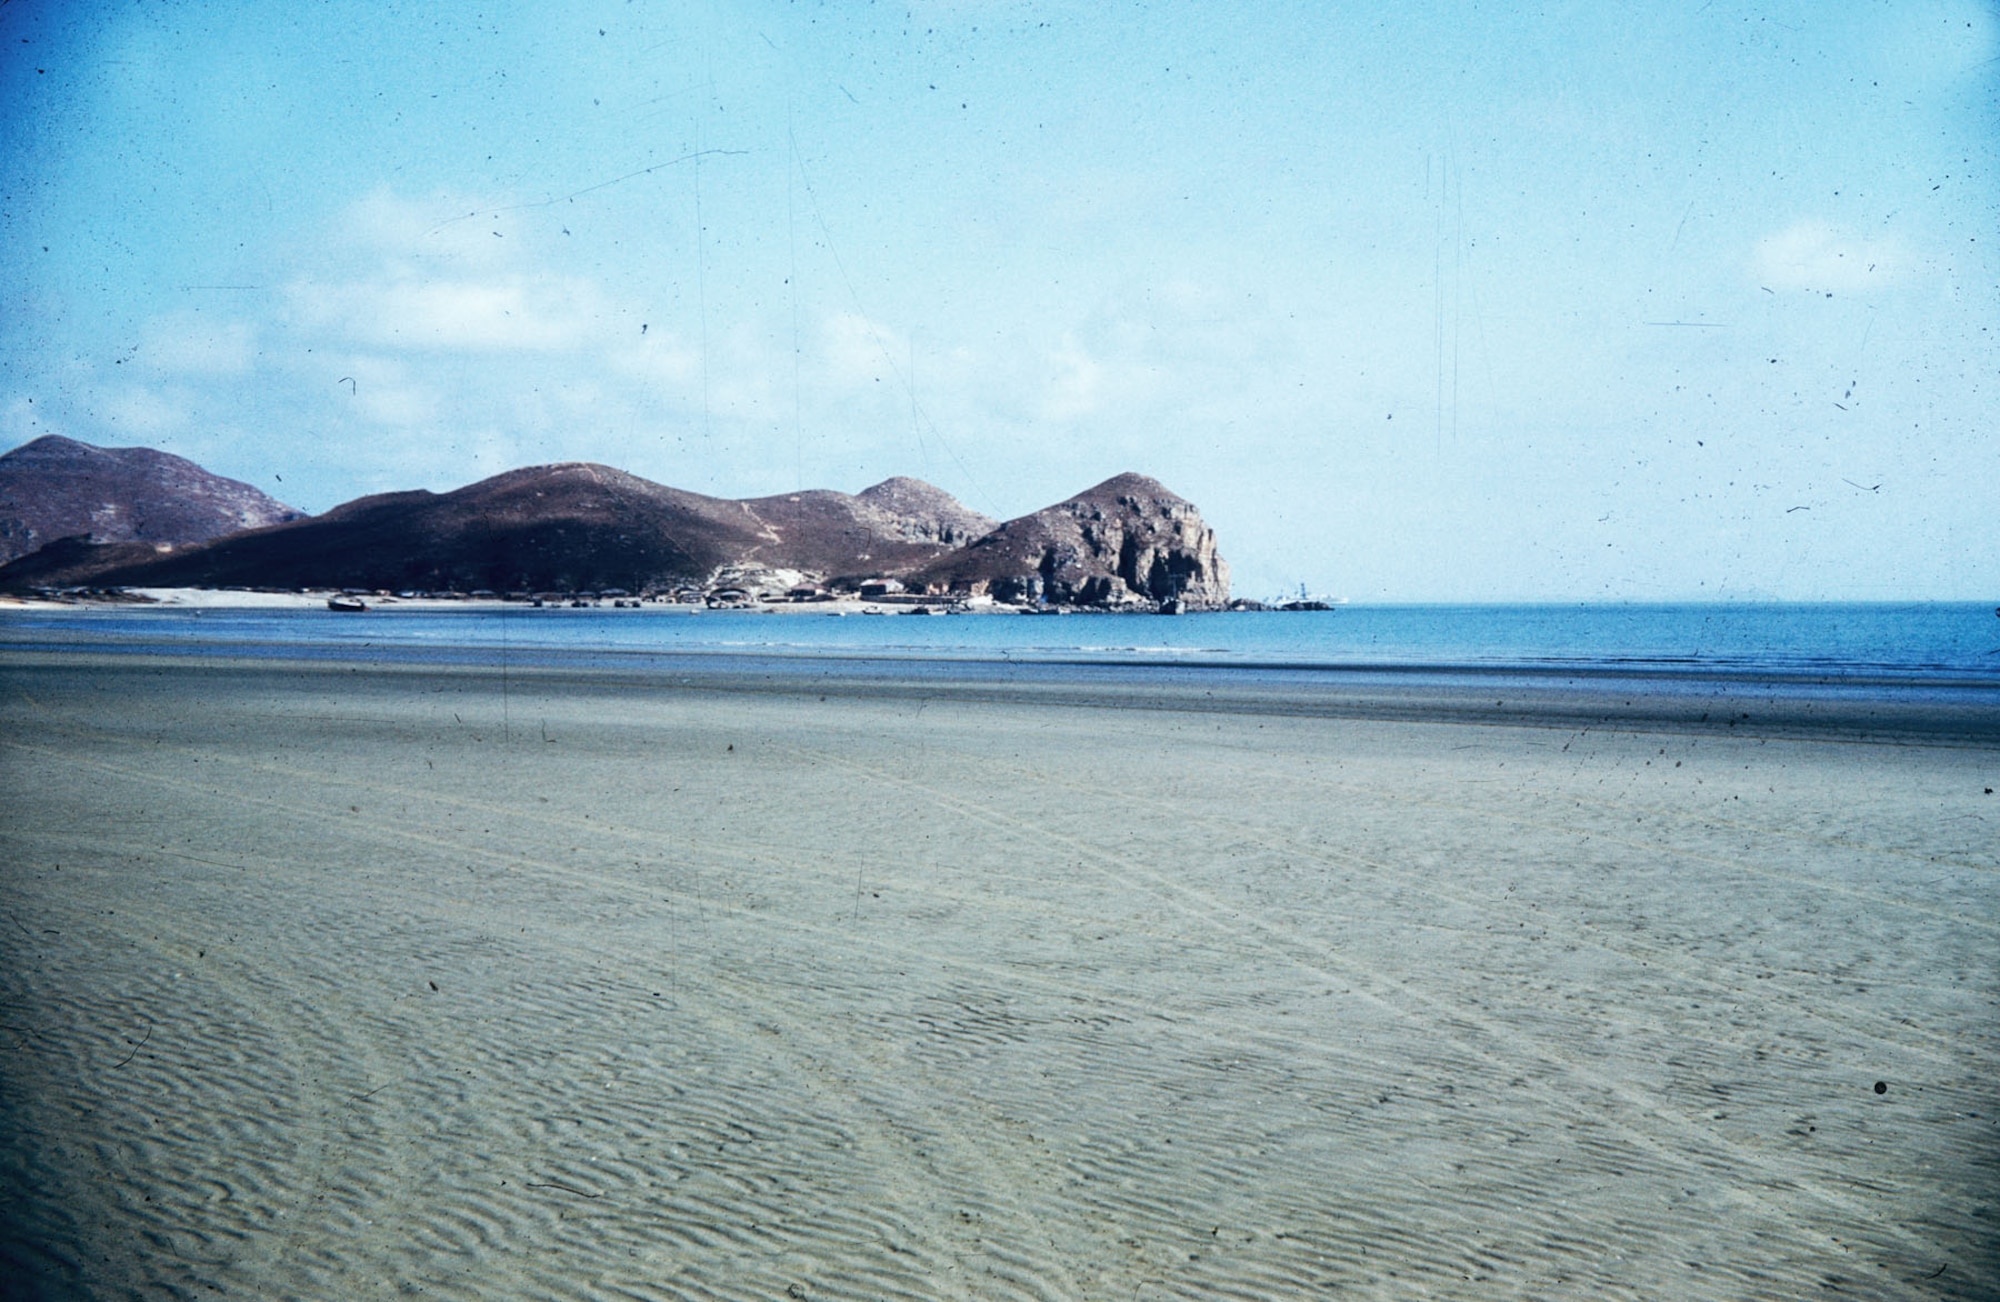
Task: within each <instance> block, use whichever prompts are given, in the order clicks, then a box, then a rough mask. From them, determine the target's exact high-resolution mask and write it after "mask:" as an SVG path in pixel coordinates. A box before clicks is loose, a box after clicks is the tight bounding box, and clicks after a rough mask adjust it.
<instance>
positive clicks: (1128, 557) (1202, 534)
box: [905, 473, 1229, 610]
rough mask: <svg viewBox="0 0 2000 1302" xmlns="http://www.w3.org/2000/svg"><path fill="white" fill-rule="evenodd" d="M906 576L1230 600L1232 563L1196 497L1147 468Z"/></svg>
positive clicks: (1120, 597)
mask: <svg viewBox="0 0 2000 1302" xmlns="http://www.w3.org/2000/svg"><path fill="white" fill-rule="evenodd" d="M905 582H907V583H909V584H911V585H913V586H916V585H921V586H923V587H925V588H927V589H934V590H937V591H944V592H968V593H987V594H990V595H991V596H993V597H994V598H995V599H997V600H1000V601H1011V602H1033V601H1046V602H1049V603H1052V604H1056V605H1069V606H1101V607H1109V608H1114V609H1115V608H1128V607H1147V608H1150V607H1154V606H1157V605H1158V604H1159V603H1160V602H1163V601H1167V600H1170V599H1174V598H1178V599H1180V600H1182V601H1183V602H1185V603H1186V605H1187V606H1188V607H1189V608H1190V609H1195V610H1210V609H1220V608H1221V607H1223V606H1226V605H1228V604H1229V567H1228V565H1227V563H1225V562H1224V561H1223V559H1222V557H1221V555H1220V553H1219V552H1218V551H1217V550H1216V543H1215V531H1214V530H1213V529H1210V528H1209V527H1208V525H1207V524H1206V523H1204V522H1203V520H1202V518H1201V513H1200V512H1199V511H1197V510H1196V509H1195V507H1194V504H1193V503H1192V502H1189V501H1188V500H1187V499H1186V498H1183V497H1180V496H1178V495H1177V494H1175V493H1173V492H1172V491H1170V490H1169V489H1168V488H1167V487H1166V486H1165V485H1164V484H1161V483H1160V482H1159V481H1158V480H1156V479H1148V478H1147V477H1146V476H1144V475H1137V474H1130V473H1127V474H1122V475H1116V476H1113V477H1112V478H1110V479H1107V480H1105V481H1104V482H1103V483H1101V484H1099V485H1097V486H1096V487H1094V488H1090V489H1086V490H1085V491H1083V492H1081V493H1078V494H1077V495H1076V496H1075V497H1072V498H1070V499H1069V500H1068V501H1065V502H1058V503H1057V504H1056V505H1054V506H1051V507H1046V508H1044V509H1042V510H1040V511H1036V512H1035V513H1034V514H1032V515H1024V516H1022V517H1020V518H1019V519H1015V520H1009V521H1008V522H1007V523H1005V524H1003V525H1001V526H1000V527H999V528H998V529H995V530H994V531H993V532H991V533H989V534H987V535H986V536H984V537H982V538H979V539H977V540H976V541H974V542H973V543H972V544H971V545H970V546H968V547H965V548H963V549H961V550H959V551H956V552H953V553H951V554H950V555H947V556H943V557H940V558H939V559H938V560H936V561H933V562H931V563H930V564H929V565H927V566H923V567H921V568H919V569H918V570H916V571H915V572H914V573H912V574H911V575H910V576H909V578H908V579H907V580H905Z"/></svg>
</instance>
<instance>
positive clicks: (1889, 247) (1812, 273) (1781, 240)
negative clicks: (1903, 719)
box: [1752, 221, 1907, 293]
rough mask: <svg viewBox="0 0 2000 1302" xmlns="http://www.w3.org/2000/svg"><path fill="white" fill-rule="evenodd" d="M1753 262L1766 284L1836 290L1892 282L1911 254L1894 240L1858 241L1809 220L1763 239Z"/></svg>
mask: <svg viewBox="0 0 2000 1302" xmlns="http://www.w3.org/2000/svg"><path fill="white" fill-rule="evenodd" d="M1752 261H1753V266H1754V270H1755V272H1756V276H1757V283H1758V284H1760V285H1766V286H1769V287H1770V288H1772V289H1806V290H1818V291H1824V292H1828V293H1832V292H1837V291H1844V292H1852V291H1856V290H1862V289H1876V288H1880V287H1883V286H1886V285H1888V284H1889V283H1890V282H1892V281H1894V280H1895V279H1896V277H1897V276H1898V275H1899V274H1900V273H1901V271H1902V270H1903V267H1904V265H1905V263H1906V262H1907V257H1906V255H1905V254H1904V252H1903V250H1902V247H1901V245H1900V244H1898V243H1897V242H1896V241H1895V240H1894V239H1880V240H1866V239H1858V238H1855V237H1853V236H1849V235H1845V234H1843V233H1841V232H1840V231H1837V230H1835V229H1834V228H1833V227H1831V226H1828V225H1827V224H1825V223H1824V222H1815V221H1804V222H1797V223H1794V224H1793V225H1791V226H1788V227H1786V228H1785V229H1784V230H1782V231H1779V232H1777V233H1776V234H1773V235H1767V236H1765V237H1764V238H1763V239H1761V240H1759V241H1758V242H1757V248H1756V251H1755V254H1754V256H1753V259H1752Z"/></svg>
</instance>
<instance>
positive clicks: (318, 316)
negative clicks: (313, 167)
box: [291, 275, 606, 352]
mask: <svg viewBox="0 0 2000 1302" xmlns="http://www.w3.org/2000/svg"><path fill="white" fill-rule="evenodd" d="M291 299H292V303H293V305H294V307H295V308H296V309H297V310H298V312H299V315H300V320H301V324H303V325H306V326H308V327H310V328H317V329H321V330H328V331H332V332H335V333H336V334H337V335H338V336H339V337H340V338H341V339H343V340H345V341H350V342H356V343H364V344H370V345H373V346H376V347H400V348H418V349H444V350H460V351H468V352H508V351H530V352H560V351H566V350H569V349H573V348H576V347H577V346H579V345H580V344H582V343H583V341H584V340H585V338H586V337H587V336H588V335H589V334H590V332H591V330H592V329H593V327H594V326H595V325H596V324H597V322H598V321H599V320H601V319H602V317H603V316H604V314H605V310H606V309H605V304H604V302H603V299H602V296H601V295H600V294H599V292H598V290H597V287H596V286H595V285H594V284H592V283H590V282H588V281H584V280H578V279H574V278H565V277H555V276H533V277H529V276H518V275H510V276H503V277H495V278H492V279H484V280H473V279H458V280H417V279H414V278H412V279H395V280H375V281H360V282H349V283H346V284H338V283H336V284H321V283H311V282H307V283H301V284H297V285H294V286H293V287H292V289H291Z"/></svg>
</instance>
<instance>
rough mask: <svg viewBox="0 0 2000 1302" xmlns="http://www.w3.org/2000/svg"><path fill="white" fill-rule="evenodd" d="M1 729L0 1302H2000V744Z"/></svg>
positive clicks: (487, 697)
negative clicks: (91, 1301) (195, 1300)
mask: <svg viewBox="0 0 2000 1302" xmlns="http://www.w3.org/2000/svg"><path fill="white" fill-rule="evenodd" d="M796 686H797V684H793V685H792V687H793V688H794V689H795V688H796ZM850 686H851V685H850ZM0 690H3V691H4V699H5V709H4V718H5V731H4V734H0V741H4V747H0V781H3V782H4V787H0V799H4V809H5V817H4V820H0V829H4V832H3V833H0V834H4V855H5V859H4V877H0V905H4V910H5V914H6V916H5V917H4V918H0V999H4V1008H0V1027H4V1031H0V1042H3V1043H0V1191H4V1196H5V1198H6V1200H7V1201H6V1203H5V1208H4V1211H5V1226H6V1228H5V1232H4V1235H0V1270H4V1271H5V1272H6V1273H7V1277H8V1279H7V1288H6V1289H5V1290H4V1291H5V1292H6V1294H7V1296H10V1297H11V1296H25V1297H50V1298H70V1297H78V1298H81V1297H93V1298H103V1297H146V1298H154V1297H164V1296H179V1297H203V1296H216V1295H218V1294H220V1295H225V1296H239V1297H260V1298H283V1297H298V1298H373V1297H401V1296H408V1295H422V1296H430V1297H456V1298H497V1297H519V1298H543V1297H547V1298H558V1297H562V1298H569V1297H604V1298H651V1297H702V1298H708V1297H715V1298H784V1297H787V1296H791V1297H808V1298H821V1297H829V1298H830V1297H851V1298H878V1297H907V1298H930V1297H976V1298H1007V1297H1042V1298H1063V1297H1075V1298H1121V1299H1122V1298H1154V1297H1169V1296H1173V1297H1187V1298H1208V1297H1241V1298H1270V1297H1290V1296H1321V1295H1327V1296H1362V1297H1384V1298H1400V1297H1416V1296H1429V1297H1479V1298H1492V1297H1590V1298H1649V1299H1651V1298H1664V1297H1675V1298H1717V1299H1737V1298H1752V1297H1768V1298H1797V1297H1805V1296H1820V1295H1822V1294H1824V1293H1827V1292H1833V1293H1845V1294H1848V1295H1854V1296H1866V1297H1892V1298H1894V1297H1911V1298H1933V1297H1975V1296H1987V1297H1990V1296H1994V1295H1995V1294H1996V1291H2000V1290H1996V1287H1995V1285H1994V1283H1993V1281H1994V1280H1995V1279H1996V1278H2000V1237H1996V1219H1995V1218H1996V1215H2000V1212H1996V1207H2000V1202H1996V1194H2000V1178H1996V1166H1995V1163H1996V1157H2000V1142H1996V1140H2000V1127H1996V1115H2000V1052H1996V1049H2000V1011H1996V998H1997V997H2000V978H1997V977H1996V967H2000V935H1996V932H2000V906H1996V900H1995V890H1994V888H1995V885H1996V880H1997V879H1996V875H1995V873H1996V852H1995V847H1996V844H2000V838H1996V836H1995V825H1996V823H2000V797H1996V796H1988V795H1986V794H1985V793H1984V789H1985V788H1987V787H1991V786H1994V785H1996V779H2000V764H1997V763H1996V751H1995V750H1994V749H1993V748H1992V747H1990V746H1982V745H1979V744H1973V743H1965V742H1963V741H1961V742H1959V743H1955V744H1913V743H1911V742H1909V741H1908V739H1905V740H1904V741H1901V742H1898V743H1896V744H1889V743H1887V742H1877V743H1871V742H1867V741H1855V740H1853V739H1852V738H1845V739H1838V740H1836V739H1833V738H1831V737H1828V738H1822V739H1814V738H1813V737H1812V736H1811V735H1804V736H1794V737H1792V738H1791V739H1785V738H1780V737H1773V736H1757V735H1746V734H1732V733H1726V732H1719V731H1715V730H1692V731H1690V730H1685V729H1683V730H1679V731H1668V730H1660V731H1644V730H1636V729H1634V728H1632V727H1630V726H1627V727H1626V728H1624V729H1623V730H1619V731H1607V732H1599V731H1596V730H1592V729H1587V728H1579V727H1577V726H1575V725H1573V724H1566V725H1561V726H1554V725H1553V722H1552V721H1545V722H1546V723H1548V724H1549V725H1550V726H1530V725H1532V723H1533V720H1528V721H1526V723H1523V724H1516V725H1501V724H1493V723H1479V722H1470V721H1461V722H1446V723H1424V722H1405V721H1391V720H1381V719H1377V720H1373V721H1369V720H1359V719H1341V718H1300V717H1296V716H1293V717H1287V716H1284V715H1281V714H1276V713H1258V712H1255V711H1238V712H1225V713H1214V712H1208V711H1204V710H1202V709H1199V708H1186V709H1146V708H1130V707H1132V706H1133V704H1134V703H1133V702H1132V701H1130V700H1125V701H1122V702H1121V704H1122V705H1124V706H1125V707H1127V708H1117V709H1109V708H1088V707H1085V706H1079V705H1077V704H1075V703H1074V701H1072V702H1071V703H1070V704H1067V705H1057V704H1052V703H1049V702H1046V701H1045V702H1041V703H1037V702H1035V701H1033V700H1029V699H1026V698H1025V697H1024V698H1023V699H1021V700H1017V701H1014V702H1012V703H1009V702H1008V701H1005V700H987V701H974V700H964V699H959V700H952V699H936V700H930V701H924V700H921V699H918V698H917V697H915V696H912V695H909V694H907V693H904V694H900V695H899V694H897V693H894V692H888V691H886V690H882V691H878V690H875V689H872V688H871V689H852V690H846V691H845V692H843V691H839V690H836V691H832V692H829V694H828V695H827V697H826V699H824V700H822V699H820V698H819V696H818V694H817V693H816V692H808V693H805V694H800V693H799V692H798V691H797V690H778V691H758V692H747V691H727V690H715V689H713V688H712V687H681V686H671V685H657V684H656V685H652V686H646V685H641V684H637V683H633V682H620V681H617V680H616V679H613V678H610V677H597V678H593V677H589V676H582V675H579V676H571V677H564V676H561V675H555V674H547V673H544V674H539V675H528V676H523V675H521V674H519V673H516V674H514V675H512V676H511V678H510V679H509V681H508V682H507V683H506V685H505V693H504V696H503V691H502V684H501V682H500V680H499V678H498V677H497V676H493V675H488V674H485V673H481V672H475V671H461V672H455V673H426V672H419V671H414V670H408V669H404V670H395V671H384V672H378V671H373V670H370V669H367V668H365V667H349V666H327V667H322V668H317V669H300V668H268V669H267V668H258V667H253V666H245V665H233V666H220V667H203V666H201V665H197V664H192V663H180V664H174V663H169V662H165V661H146V660H136V659H135V660H132V661H129V662H126V663H123V664H122V665H113V664H111V663H110V662H99V663H91V664H86V663H83V662H80V661H79V662H76V663H66V662H65V661H63V660H61V659H60V658H58V659H44V660H41V661H34V660H32V659H29V658H20V657H17V658H15V659H13V660H10V661H7V662H5V663H0ZM1177 703H1178V704H1179V705H1183V706H1189V707H1195V706H1199V705H1200V704H1201V702H1200V701H1198V700H1194V699H1188V700H1182V701H1179V702H1177ZM1877 1081H1880V1082H1883V1084H1884V1085H1885V1086H1886V1092H1883V1093H1878V1092H1877V1091H1876V1082H1877Z"/></svg>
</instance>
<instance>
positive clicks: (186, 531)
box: [0, 435, 299, 563]
mask: <svg viewBox="0 0 2000 1302" xmlns="http://www.w3.org/2000/svg"><path fill="white" fill-rule="evenodd" d="M298 516H299V512H297V511H295V510H293V509H292V508H291V507H289V506H286V505H285V504H284V503H283V502H280V501H277V500H275V499H273V498H271V497H267V496H266V495H265V494H263V493H261V492H259V491H258V490H257V489H255V488H252V487H251V486H250V485H248V484H245V483H241V482H239V481H237V480H234V479H224V478H223V477H222V476H221V475H214V474H210V473H209V472H208V471H206V470H203V469H202V468H201V467H200V466H198V465H196V464H195V463H194V462H192V461H189V460H186V459H185V458H182V457H176V456H172V455H169V454H168V453H165V452H156V451H154V450H153V449H151V448H100V447H93V446H91V445H90V444H88V443H79V442H77V441H76V440H75V439H66V438H62V437H60V436H57V435H48V436H45V437H43V438H38V439H36V440H35V441H34V442H32V443H27V444H24V445H22V446H21V447H18V448H15V449H14V450H13V451H12V452H9V453H7V454H6V455H5V456H0V563H4V562H6V561H11V560H13V559H14V558H15V557H17V556H26V555H28V554H29V553H30V552H33V551H36V550H37V549H39V548H41V547H45V546H47V545H48V544H49V543H52V542H54V541H56V540H57V539H60V538H82V539H87V540H88V541H90V542H92V543H126V542H139V543H153V544H158V545H161V546H168V547H178V546H182V545H185V544H188V543H204V542H208V541H209V540H210V539H213V538H220V537H222V536H223V535H225V534H231V533H235V532H237V531H238V530H242V529H256V528H260V527H262V526H265V525H271V524H277V523H279V522H280V521H284V520H292V519H297V518H298Z"/></svg>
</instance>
